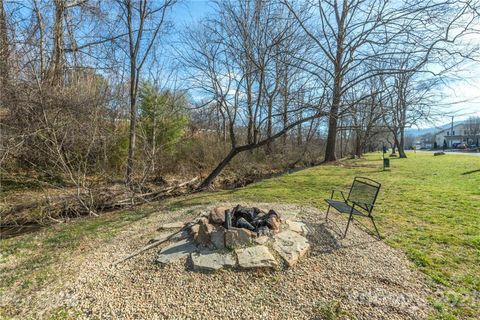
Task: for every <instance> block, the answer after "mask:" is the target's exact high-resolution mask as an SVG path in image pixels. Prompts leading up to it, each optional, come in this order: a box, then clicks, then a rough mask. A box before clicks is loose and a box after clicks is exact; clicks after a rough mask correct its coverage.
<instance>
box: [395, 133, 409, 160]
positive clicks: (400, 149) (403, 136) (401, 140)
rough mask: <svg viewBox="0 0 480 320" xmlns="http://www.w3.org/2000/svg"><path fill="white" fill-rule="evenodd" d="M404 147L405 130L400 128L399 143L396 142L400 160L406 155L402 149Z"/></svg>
mask: <svg viewBox="0 0 480 320" xmlns="http://www.w3.org/2000/svg"><path fill="white" fill-rule="evenodd" d="M404 145H405V129H404V128H400V141H399V142H398V145H397V147H398V155H399V156H400V158H406V157H407V155H406V154H405V148H404Z"/></svg>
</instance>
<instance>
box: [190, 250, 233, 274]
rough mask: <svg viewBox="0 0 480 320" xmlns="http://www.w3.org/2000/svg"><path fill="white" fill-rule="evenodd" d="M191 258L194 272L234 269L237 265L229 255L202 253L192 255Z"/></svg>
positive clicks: (210, 252)
mask: <svg viewBox="0 0 480 320" xmlns="http://www.w3.org/2000/svg"><path fill="white" fill-rule="evenodd" d="M191 257H192V262H193V270H195V271H207V272H212V271H217V270H220V269H222V268H224V267H235V265H236V264H237V262H236V260H235V258H234V257H233V255H232V254H231V253H218V252H212V251H203V252H196V253H192V255H191Z"/></svg>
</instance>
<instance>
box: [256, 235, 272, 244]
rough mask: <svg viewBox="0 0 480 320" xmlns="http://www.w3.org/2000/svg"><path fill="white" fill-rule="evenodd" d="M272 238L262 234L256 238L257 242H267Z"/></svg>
mask: <svg viewBox="0 0 480 320" xmlns="http://www.w3.org/2000/svg"><path fill="white" fill-rule="evenodd" d="M269 240H270V237H269V236H260V237H257V238H255V239H254V241H255V243H257V244H265V243H267V242H268V241H269Z"/></svg>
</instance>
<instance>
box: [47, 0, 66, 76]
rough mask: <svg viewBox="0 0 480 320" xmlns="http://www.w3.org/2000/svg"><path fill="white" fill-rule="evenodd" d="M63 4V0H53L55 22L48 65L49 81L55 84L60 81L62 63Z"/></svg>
mask: <svg viewBox="0 0 480 320" xmlns="http://www.w3.org/2000/svg"><path fill="white" fill-rule="evenodd" d="M64 10H65V4H64V2H63V0H55V22H54V26H53V54H52V62H51V66H50V77H51V83H52V84H53V85H56V84H58V83H59V82H60V80H61V77H62V72H63V65H64V56H63V49H64V41H63V14H64Z"/></svg>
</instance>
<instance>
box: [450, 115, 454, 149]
mask: <svg viewBox="0 0 480 320" xmlns="http://www.w3.org/2000/svg"><path fill="white" fill-rule="evenodd" d="M453 117H454V116H452V125H451V129H450V132H451V134H452V139H451V140H450V149H453Z"/></svg>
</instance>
